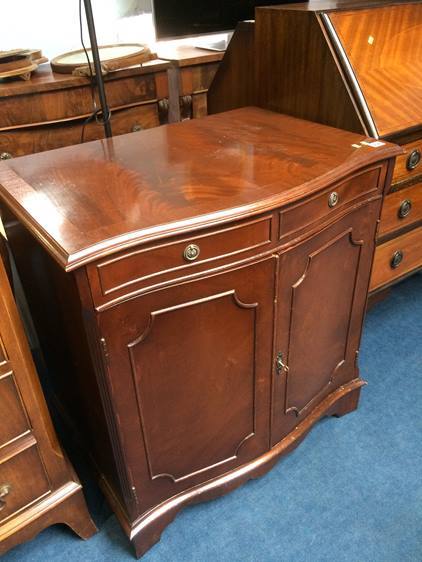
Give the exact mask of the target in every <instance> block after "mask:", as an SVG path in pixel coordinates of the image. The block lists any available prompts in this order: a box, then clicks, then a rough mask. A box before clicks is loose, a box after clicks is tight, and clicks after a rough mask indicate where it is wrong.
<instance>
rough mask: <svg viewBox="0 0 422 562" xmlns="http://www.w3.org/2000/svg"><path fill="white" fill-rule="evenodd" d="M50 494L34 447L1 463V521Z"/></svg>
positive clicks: (44, 473) (48, 485)
mask: <svg viewBox="0 0 422 562" xmlns="http://www.w3.org/2000/svg"><path fill="white" fill-rule="evenodd" d="M49 492H50V484H49V482H48V479H47V475H46V472H45V470H44V467H43V464H42V462H41V459H40V456H39V454H38V450H37V446H36V445H35V444H33V445H32V446H30V447H29V448H28V449H25V450H24V451H23V452H21V453H18V454H17V455H15V456H13V457H11V458H9V459H7V460H5V461H3V462H0V521H3V520H5V519H7V518H8V517H9V516H11V515H14V514H16V513H17V512H19V511H21V510H23V509H25V508H26V507H29V506H30V505H31V504H33V503H34V502H35V501H37V500H38V499H40V498H42V497H43V496H45V495H46V494H48V493H49Z"/></svg>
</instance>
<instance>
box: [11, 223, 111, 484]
mask: <svg viewBox="0 0 422 562" xmlns="http://www.w3.org/2000/svg"><path fill="white" fill-rule="evenodd" d="M7 235H8V239H9V243H10V246H11V249H12V252H13V255H14V258H15V262H16V267H17V270H18V273H19V276H20V279H21V281H22V285H23V288H24V292H25V296H26V299H27V301H28V305H29V308H30V310H31V314H32V318H33V322H34V325H35V329H36V332H37V336H38V338H39V342H40V347H41V353H42V358H43V360H44V362H45V364H46V367H47V374H46V375H45V376H44V379H45V380H43V386H44V388H45V390H46V394H47V396H50V397H51V400H52V402H53V404H54V407H56V408H57V409H58V410H59V411H60V415H61V416H62V417H63V419H64V421H65V422H66V423H67V425H70V428H71V429H72V431H74V432H75V436H76V437H77V439H80V440H81V442H82V444H83V446H84V448H86V450H87V452H88V453H89V454H90V457H91V460H94V459H95V465H96V469H97V470H98V471H99V472H100V474H101V475H104V476H105V477H106V479H107V480H108V481H111V482H112V483H113V484H114V487H116V485H117V482H118V479H117V476H116V469H115V466H114V462H113V454H112V452H111V445H110V440H109V437H108V432H107V426H106V421H105V417H104V412H103V408H102V403H101V398H100V394H99V390H98V386H97V382H96V377H95V372H94V368H93V365H92V361H91V357H90V353H89V347H88V342H87V337H86V332H85V326H84V323H83V317H82V309H81V302H80V298H79V294H78V289H77V286H76V283H75V279H74V277H73V274H67V273H65V272H64V271H63V270H61V269H60V268H59V266H58V265H57V264H56V263H55V262H54V261H53V260H52V258H51V257H50V256H49V255H48V254H47V253H46V252H45V250H44V249H43V248H42V247H41V246H40V245H39V244H37V242H36V241H35V240H34V238H33V237H32V236H31V235H30V234H29V233H28V232H27V231H26V230H25V229H24V228H23V227H22V226H21V225H20V224H19V223H17V222H14V223H10V225H9V227H8V231H7Z"/></svg>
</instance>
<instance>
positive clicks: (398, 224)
mask: <svg viewBox="0 0 422 562" xmlns="http://www.w3.org/2000/svg"><path fill="white" fill-rule="evenodd" d="M419 221H422V182H421V183H418V184H416V185H412V186H411V187H407V188H406V189H401V190H400V191H396V192H393V193H390V194H389V195H387V197H386V198H385V199H384V204H383V207H382V213H381V224H380V229H379V235H380V236H384V235H385V234H390V233H392V232H394V231H395V230H399V229H400V228H403V227H404V226H407V225H411V224H414V223H416V222H419Z"/></svg>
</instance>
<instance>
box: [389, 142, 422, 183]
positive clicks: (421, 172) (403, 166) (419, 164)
mask: <svg viewBox="0 0 422 562" xmlns="http://www.w3.org/2000/svg"><path fill="white" fill-rule="evenodd" d="M403 148H404V149H405V151H406V153H405V154H401V155H399V156H397V160H396V165H395V167H394V172H393V185H394V184H395V183H399V182H402V181H405V180H407V179H412V178H414V177H417V176H421V178H422V139H420V140H418V141H414V142H411V143H409V144H405V145H403Z"/></svg>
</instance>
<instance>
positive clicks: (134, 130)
mask: <svg viewBox="0 0 422 562" xmlns="http://www.w3.org/2000/svg"><path fill="white" fill-rule="evenodd" d="M139 131H142V125H139V123H135V125H133V127H132V133H138V132H139Z"/></svg>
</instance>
